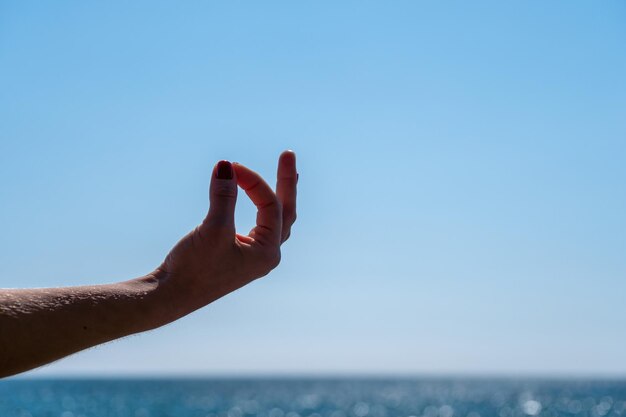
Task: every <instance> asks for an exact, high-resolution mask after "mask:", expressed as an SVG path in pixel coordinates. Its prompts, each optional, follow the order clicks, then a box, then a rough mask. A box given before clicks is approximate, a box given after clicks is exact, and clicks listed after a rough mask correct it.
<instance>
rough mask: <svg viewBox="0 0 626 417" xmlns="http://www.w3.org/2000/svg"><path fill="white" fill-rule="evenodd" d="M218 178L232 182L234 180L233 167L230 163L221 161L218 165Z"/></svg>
mask: <svg viewBox="0 0 626 417" xmlns="http://www.w3.org/2000/svg"><path fill="white" fill-rule="evenodd" d="M216 177H217V179H218V180H231V179H233V167H232V165H231V164H230V162H228V161H219V162H218V163H217V174H216Z"/></svg>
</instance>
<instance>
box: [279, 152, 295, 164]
mask: <svg viewBox="0 0 626 417" xmlns="http://www.w3.org/2000/svg"><path fill="white" fill-rule="evenodd" d="M279 159H280V160H281V161H284V162H293V163H294V164H295V162H296V153H295V152H294V151H292V150H291V149H288V150H286V151H283V152H282V153H281V154H280V158H279Z"/></svg>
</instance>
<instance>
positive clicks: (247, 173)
mask: <svg viewBox="0 0 626 417" xmlns="http://www.w3.org/2000/svg"><path fill="white" fill-rule="evenodd" d="M233 169H234V170H235V173H236V174H237V184H238V185H239V186H240V187H241V188H243V189H244V191H245V192H246V194H247V195H248V197H250V200H252V202H253V203H254V205H255V206H256V207H257V215H256V227H255V228H254V229H253V232H254V234H255V236H253V237H254V238H255V239H256V240H260V241H261V243H263V240H266V241H268V242H269V243H272V244H275V245H277V246H278V245H279V244H280V233H281V229H282V209H281V206H280V203H279V201H278V198H277V197H276V194H274V191H273V190H272V188H271V187H270V186H269V185H267V183H266V182H265V181H264V180H263V178H262V177H261V176H260V175H259V174H257V173H256V172H254V171H252V170H251V169H250V168H247V167H245V166H243V165H241V164H237V163H235V164H233ZM259 237H260V238H261V239H258V238H259Z"/></svg>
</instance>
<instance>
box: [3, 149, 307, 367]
mask: <svg viewBox="0 0 626 417" xmlns="http://www.w3.org/2000/svg"><path fill="white" fill-rule="evenodd" d="M297 182H298V174H297V172H296V159H295V154H294V153H293V152H290V151H286V152H283V153H282V154H281V156H280V158H279V162H278V174H277V183H276V192H274V191H273V190H272V189H271V188H270V186H269V185H267V183H266V182H265V181H264V180H263V178H261V177H260V176H259V175H258V174H257V173H255V172H254V171H252V170H250V169H249V168H246V167H245V166H243V165H240V164H231V163H229V162H226V161H220V162H219V163H218V164H217V165H216V166H215V167H214V169H213V175H212V176H211V187H210V192H209V197H210V207H209V212H208V214H207V216H206V218H205V219H204V221H203V222H202V223H201V224H200V225H199V226H197V227H196V228H195V229H194V230H192V231H191V232H190V233H188V234H187V235H186V236H185V237H183V238H182V239H181V240H180V241H179V242H178V243H177V244H176V245H175V246H174V248H173V249H172V250H171V251H170V253H169V254H168V255H167V257H166V258H165V261H164V262H163V263H162V264H161V265H160V266H159V267H157V268H156V269H155V270H154V271H153V272H151V273H149V274H147V275H146V276H143V277H139V278H135V279H132V280H129V281H124V282H119V283H115V284H105V285H93V286H82V287H66V288H37V289H0V377H6V376H10V375H14V374H17V373H20V372H24V371H27V370H29V369H33V368H36V367H38V366H41V365H44V364H46V363H50V362H52V361H55V360H57V359H60V358H62V357H65V356H67V355H70V354H72V353H75V352H78V351H81V350H83V349H86V348H89V347H92V346H95V345H98V344H101V343H105V342H108V341H111V340H114V339H118V338H120V337H124V336H128V335H131V334H134V333H139V332H143V331H146V330H151V329H155V328H157V327H160V326H163V325H165V324H167V323H171V322H172V321H174V320H177V319H179V318H181V317H183V316H185V315H187V314H189V313H191V312H193V311H195V310H197V309H199V308H201V307H203V306H205V305H207V304H209V303H211V302H213V301H215V300H217V299H218V298H220V297H223V296H224V295H226V294H228V293H230V292H232V291H234V290H236V289H238V288H241V287H243V286H244V285H246V284H248V283H250V282H252V281H254V280H255V279H257V278H260V277H262V276H265V275H267V274H268V273H269V272H270V271H271V270H272V269H274V268H275V267H276V266H277V265H278V263H279V262H280V246H281V244H282V243H283V242H285V241H286V240H287V239H288V238H289V235H290V233H291V226H292V225H293V223H294V222H295V220H296V184H297ZM237 186H239V187H241V188H242V189H243V190H245V192H246V194H247V195H248V197H249V198H250V199H251V200H252V202H253V203H254V204H255V205H256V207H257V219H256V220H257V221H256V226H255V227H254V228H253V229H252V230H251V231H250V233H249V234H248V235H241V234H238V233H236V232H235V222H234V212H235V202H236V200H237Z"/></svg>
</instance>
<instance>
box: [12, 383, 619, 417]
mask: <svg viewBox="0 0 626 417" xmlns="http://www.w3.org/2000/svg"><path fill="white" fill-rule="evenodd" d="M621 415H624V416H626V381H569V380H505V379H497V380H496V379H493V380H490V379H295V378H294V379H99V380H88V379H74V380H27V379H9V380H4V381H0V416H1V417H13V416H15V417H31V416H32V417H39V416H42V417H44V416H46V417H47V416H50V417H52V416H54V417H83V416H84V417H91V416H93V417H105V416H107V417H108V416H111V417H166V416H167V417H170V416H171V417H409V416H416V417H417V416H425V417H491V416H494V417H526V416H568V417H574V416H580V417H604V416H607V417H612V416H621Z"/></svg>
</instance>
